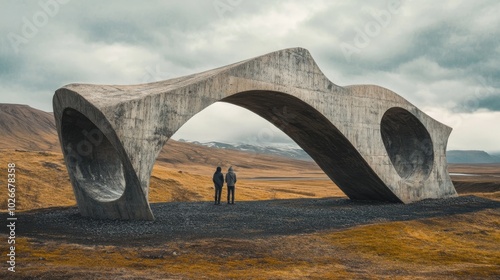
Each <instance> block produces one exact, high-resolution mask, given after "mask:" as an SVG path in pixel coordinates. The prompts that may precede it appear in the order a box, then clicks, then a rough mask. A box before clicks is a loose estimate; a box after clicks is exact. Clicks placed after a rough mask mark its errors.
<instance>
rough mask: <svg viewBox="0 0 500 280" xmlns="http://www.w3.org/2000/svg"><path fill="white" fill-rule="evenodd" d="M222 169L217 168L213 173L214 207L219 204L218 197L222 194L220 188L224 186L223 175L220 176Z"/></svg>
mask: <svg viewBox="0 0 500 280" xmlns="http://www.w3.org/2000/svg"><path fill="white" fill-rule="evenodd" d="M221 171H222V168H221V167H220V166H217V170H216V171H215V173H214V176H213V178H212V181H214V189H215V205H219V204H220V196H221V194H222V186H223V185H224V174H222V172H221Z"/></svg>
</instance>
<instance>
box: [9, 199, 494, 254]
mask: <svg viewBox="0 0 500 280" xmlns="http://www.w3.org/2000/svg"><path fill="white" fill-rule="evenodd" d="M151 208H152V210H153V213H154V214H155V216H156V220H155V221H114V220H113V221H112V220H93V219H90V218H86V217H82V216H80V214H79V212H78V209H77V208H75V207H71V208H52V209H43V210H37V211H32V212H29V213H18V214H17V217H18V221H17V228H16V233H17V235H18V236H27V237H34V238H41V239H52V240H61V241H63V240H64V241H67V242H71V243H82V244H109V245H120V246H124V245H130V246H136V245H139V244H142V245H154V244H159V243H162V242H165V241H169V240H170V241H172V240H185V241H186V240H195V239H203V238H231V237H234V238H261V237H266V236H272V235H289V234H301V233H311V232H316V231H322V230H334V229H342V228H347V227H352V226H356V225H364V224H372V223H378V222H386V221H406V220H414V219H420V218H431V217H440V216H447V215H453V214H462V213H471V212H475V211H480V210H485V209H497V210H498V209H500V202H499V201H494V200H488V199H484V198H479V197H475V196H461V197H456V198H450V199H441V200H425V201H420V202H417V203H413V204H407V205H404V204H393V203H380V202H366V201H363V202H361V201H351V200H348V199H344V198H324V199H293V200H271V201H243V202H236V204H234V205H227V204H222V205H220V206H216V205H213V203H210V202H172V203H156V204H152V205H151ZM0 216H1V218H2V219H3V220H5V219H6V215H5V214H3V213H2V214H1V215H0Z"/></svg>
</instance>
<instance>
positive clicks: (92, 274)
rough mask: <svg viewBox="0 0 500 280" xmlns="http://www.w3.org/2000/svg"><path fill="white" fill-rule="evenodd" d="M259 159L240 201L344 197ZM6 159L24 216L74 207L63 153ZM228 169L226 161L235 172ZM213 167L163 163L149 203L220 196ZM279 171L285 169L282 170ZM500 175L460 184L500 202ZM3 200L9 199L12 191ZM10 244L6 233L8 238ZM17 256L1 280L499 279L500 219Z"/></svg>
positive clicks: (21, 242)
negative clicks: (32, 211)
mask: <svg viewBox="0 0 500 280" xmlns="http://www.w3.org/2000/svg"><path fill="white" fill-rule="evenodd" d="M26 159H29V160H26ZM252 160H253V164H254V166H256V167H260V168H263V169H258V168H245V167H239V170H238V169H237V171H238V174H239V175H240V176H241V179H240V181H239V184H238V187H237V199H239V200H267V199H280V198H304V197H305V198H311V197H318V198H319V197H331V196H344V194H343V193H342V192H341V191H340V190H339V189H338V188H337V187H336V186H335V185H334V184H333V183H331V182H330V181H328V180H313V179H311V180H301V181H272V180H269V181H255V180H251V178H252V177H272V176H275V177H310V178H316V177H321V176H324V175H322V174H321V172H318V169H317V167H314V165H311V166H309V165H306V167H304V166H299V165H297V166H295V165H293V164H292V165H290V164H288V163H287V165H283V166H280V165H279V164H277V163H274V164H273V168H275V169H271V170H270V169H265V166H264V164H265V162H266V161H265V160H262V162H261V161H260V160H259V159H252ZM0 162H1V163H2V165H4V163H5V164H6V163H7V162H15V163H16V164H17V197H18V200H17V207H18V209H19V210H30V209H38V208H47V207H54V206H71V205H75V201H74V197H73V193H72V189H71V184H70V182H69V179H68V175H67V171H66V168H65V166H64V163H63V160H62V156H61V155H60V154H58V153H49V152H15V151H4V152H2V153H0ZM216 164H217V163H216ZM229 164H231V162H227V163H223V164H222V165H223V166H224V168H227V165H229ZM453 168H454V169H453ZM212 169H213V164H212V163H210V164H203V161H200V162H197V161H194V163H193V165H187V164H184V163H182V162H177V163H173V162H171V161H169V160H168V159H167V160H159V161H158V163H157V165H156V166H155V168H154V170H153V174H152V178H151V188H150V201H152V202H160V201H209V200H212V195H213V194H212V192H213V191H212V184H211V174H212V172H213V170H212ZM280 169H281V170H282V172H281V173H280V172H278V171H277V170H280ZM450 169H453V172H463V173H474V174H477V173H480V172H483V171H484V170H485V169H481V168H479V169H477V170H471V169H470V168H469V169H467V167H466V166H450ZM499 169H500V168H498V166H490V167H489V168H488V171H487V173H488V174H489V175H484V176H479V177H478V176H471V177H473V178H475V180H476V181H477V180H479V182H484V180H488V188H486V189H483V188H481V187H478V188H476V189H474V187H473V183H474V181H473V178H458V179H460V180H462V181H463V182H465V183H468V184H469V185H468V187H467V193H468V194H471V193H473V194H474V195H478V196H483V197H486V198H488V199H493V200H500V192H499V191H498V188H497V189H495V188H493V187H494V186H498V185H499V182H498V181H494V178H496V177H494V176H493V177H492V174H497V172H498V170H499ZM478 170H479V171H478ZM481 170H482V171H481ZM5 172H6V170H5V168H3V169H2V170H1V172H0V176H1V177H0V178H6V174H5ZM484 172H486V171H484ZM498 173H500V172H498ZM256 174H257V175H256ZM454 179H455V178H454ZM499 180H500V179H499ZM462 181H460V182H462ZM479 186H482V185H481V184H480V185H479ZM491 186H493V187H491ZM1 196H2V197H6V190H5V188H2V190H1ZM5 203H6V202H5V201H4V200H1V203H0V207H1V209H2V210H4V209H6V205H5ZM5 238H6V237H5V236H4V233H3V232H2V237H1V239H3V240H6V239H5ZM4 244H6V243H4ZM2 246H4V245H2ZM2 248H3V247H2ZM16 252H17V260H16V261H17V267H16V268H17V269H16V271H17V272H16V273H9V272H7V271H6V267H5V264H4V268H5V269H3V270H2V271H1V272H0V278H2V279H26V278H32V279H36V278H41V279H169V278H170V279H200V278H205V279H236V278H241V279H305V278H306V279H457V278H463V279H470V278H474V279H498V278H500V213H499V211H497V210H485V211H481V212H476V213H470V214H461V215H451V216H445V217H438V218H428V219H419V220H412V221H407V222H383V221H381V222H380V223H376V224H371V225H364V226H358V227H353V228H349V229H344V230H335V231H319V232H315V233H311V234H300V235H287V236H273V237H268V238H254V239H242V238H238V237H234V238H231V239H221V238H214V239H206V240H205V239H204V240H196V241H169V240H165V241H164V243H163V244H161V245H160V246H158V245H155V246H152V245H148V244H143V245H142V246H125V247H123V246H107V245H106V246H105V245H100V244H95V245H82V244H76V243H71V242H57V241H53V240H45V239H29V238H26V237H23V236H18V237H17V251H16ZM4 263H5V262H4Z"/></svg>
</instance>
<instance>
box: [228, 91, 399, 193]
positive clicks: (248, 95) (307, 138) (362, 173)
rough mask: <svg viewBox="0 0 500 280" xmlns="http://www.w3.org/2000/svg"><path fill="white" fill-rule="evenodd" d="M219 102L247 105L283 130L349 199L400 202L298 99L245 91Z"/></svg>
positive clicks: (328, 125) (318, 115) (335, 131)
mask: <svg viewBox="0 0 500 280" xmlns="http://www.w3.org/2000/svg"><path fill="white" fill-rule="evenodd" d="M221 101H222V102H227V103H231V104H234V105H237V106H241V107H243V108H246V109H248V110H250V111H252V112H254V113H256V114H257V115H259V116H261V117H262V118H264V119H266V120H267V121H269V122H271V123H272V124H274V125H275V126H276V127H278V128H279V129H280V130H282V131H283V132H284V133H285V134H287V135H288V136H289V137H290V138H291V139H292V140H293V141H295V142H296V143H297V144H298V145H299V146H300V147H301V148H302V149H303V150H304V151H305V152H306V153H308V154H309V155H310V156H311V158H313V159H314V161H315V162H316V163H317V164H318V165H319V166H320V168H321V169H322V170H323V171H324V172H325V173H326V174H327V175H328V177H330V179H331V180H332V181H333V182H334V183H335V184H336V185H337V186H338V187H339V188H340V189H341V190H342V191H343V192H344V193H345V194H346V195H347V196H348V197H349V198H351V199H363V200H382V201H394V202H400V200H399V198H397V197H396V196H395V195H394V194H393V193H392V192H391V191H390V190H389V189H388V188H387V186H385V184H384V183H383V182H382V181H381V179H380V178H379V177H378V176H377V175H376V174H375V172H374V171H373V170H372V169H371V168H370V166H369V165H368V163H366V161H365V160H364V159H363V157H362V156H361V155H360V154H359V152H358V151H357V150H356V148H355V147H354V146H353V145H352V144H351V143H350V142H349V140H348V139H347V138H346V137H345V136H344V135H343V134H342V133H341V132H340V131H339V130H338V129H337V128H336V127H335V126H334V125H333V124H332V123H331V122H330V121H329V120H328V119H327V118H326V117H325V116H323V115H322V114H321V113H320V112H318V111H317V110H316V109H314V108H313V107H311V106H310V105H308V104H307V103H305V102H304V101H302V100H300V99H299V98H297V97H294V96H291V95H288V94H285V93H281V92H272V91H247V92H241V93H237V94H234V95H231V96H229V97H226V98H224V99H222V100H221Z"/></svg>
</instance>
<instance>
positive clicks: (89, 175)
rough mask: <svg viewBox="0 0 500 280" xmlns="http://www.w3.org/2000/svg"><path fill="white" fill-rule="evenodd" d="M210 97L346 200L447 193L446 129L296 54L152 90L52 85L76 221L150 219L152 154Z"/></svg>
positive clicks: (391, 96) (395, 98)
mask: <svg viewBox="0 0 500 280" xmlns="http://www.w3.org/2000/svg"><path fill="white" fill-rule="evenodd" d="M218 101H222V102H228V103H232V104H235V105H238V106H241V107H244V108H247V109H249V110H250V111H252V112H255V113H256V114H258V115H260V116H262V117H264V118H265V119H267V120H268V121H270V122H272V123H274V124H275V125H276V126H277V127H278V128H280V129H282V130H283V131H284V132H285V133H286V134H288V135H289V136H290V137H291V138H292V139H293V140H295V141H296V142H297V143H298V144H299V145H300V146H301V147H302V148H303V149H304V150H305V151H306V152H307V153H309V154H310V155H311V157H312V158H313V159H314V160H315V161H316V162H317V163H318V164H319V166H320V167H321V168H322V169H323V170H324V171H325V173H326V174H327V175H328V176H329V177H330V178H331V179H332V180H333V181H334V182H335V183H336V184H337V185H339V187H340V188H341V189H342V190H343V191H344V192H345V193H346V194H347V195H348V196H349V197H350V198H352V199H375V200H384V201H397V202H404V203H409V202H413V201H418V200H421V199H427V198H444V197H450V196H455V195H456V192H455V189H454V187H453V185H452V183H451V180H450V178H449V175H448V173H447V165H446V153H445V151H446V144H447V140H448V136H449V134H450V133H451V128H449V127H447V126H445V125H443V124H441V123H439V122H437V121H435V120H434V119H432V118H430V117H429V116H427V115H426V114H424V113H423V112H421V111H420V110H419V109H418V108H416V107H415V106H413V105H412V104H410V103H409V102H408V101H406V100H404V99H403V98H402V97H400V96H399V95H397V94H396V93H394V92H392V91H390V90H387V89H385V88H381V87H378V86H373V85H356V86H347V87H340V86H337V85H335V84H333V83H332V82H331V81H330V80H328V79H327V78H326V77H325V76H324V74H323V73H322V72H321V70H320V69H319V67H318V66H317V65H316V63H315V62H314V60H313V58H312V57H311V55H310V54H309V52H308V51H307V50H305V49H302V48H294V49H286V50H281V51H277V52H274V53H270V54H267V55H263V56H260V57H257V58H253V59H249V60H246V61H242V62H238V63H235V64H232V65H228V66H225V67H221V68H217V69H214V70H210V71H206V72H203V73H199V74H194V75H189V76H185V77H180V78H176V79H171V80H166V81H161V82H156V83H149V84H139V85H131V86H112V85H89V84H70V85H67V86H64V87H62V88H60V89H58V90H57V91H56V93H55V95H54V98H53V105H54V115H55V118H56V124H57V129H58V133H59V138H60V142H61V145H62V147H63V153H64V157H65V161H66V165H67V168H68V172H69V176H70V179H71V182H72V185H73V189H74V192H75V196H76V199H77V202H78V207H79V209H80V212H81V213H82V215H84V216H91V217H96V218H111V219H153V214H152V213H151V210H150V207H149V203H148V199H147V196H148V188H149V178H150V175H151V171H152V168H153V165H154V162H155V160H156V157H157V156H158V153H159V152H160V150H161V148H162V146H163V145H164V144H165V143H166V141H167V140H168V139H169V138H170V137H171V136H172V135H173V134H174V133H175V132H176V131H177V130H178V129H179V128H180V127H181V126H182V125H183V124H185V123H186V122H187V121H188V120H189V119H190V118H191V117H193V116H194V115H195V114H197V113H198V112H200V111H201V110H203V109H204V108H206V107H208V106H210V105H211V104H213V103H215V102H218Z"/></svg>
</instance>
